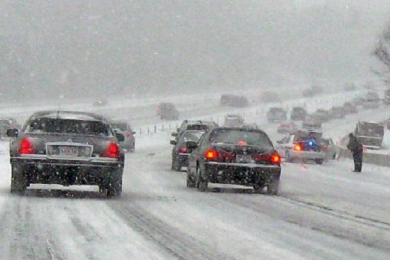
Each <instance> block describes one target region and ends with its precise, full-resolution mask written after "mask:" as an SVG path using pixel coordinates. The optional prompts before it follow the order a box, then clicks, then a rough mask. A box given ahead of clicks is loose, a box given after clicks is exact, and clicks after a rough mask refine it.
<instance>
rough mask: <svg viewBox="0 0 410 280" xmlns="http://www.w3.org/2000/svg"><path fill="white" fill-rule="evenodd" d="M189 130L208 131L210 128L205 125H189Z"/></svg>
mask: <svg viewBox="0 0 410 280" xmlns="http://www.w3.org/2000/svg"><path fill="white" fill-rule="evenodd" d="M187 129H188V130H207V129H208V126H207V125H205V124H189V125H188V126H187Z"/></svg>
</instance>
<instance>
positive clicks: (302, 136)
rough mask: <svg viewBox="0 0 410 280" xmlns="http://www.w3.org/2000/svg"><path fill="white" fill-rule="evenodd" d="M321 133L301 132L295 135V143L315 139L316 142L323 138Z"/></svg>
mask: <svg viewBox="0 0 410 280" xmlns="http://www.w3.org/2000/svg"><path fill="white" fill-rule="evenodd" d="M321 136H322V135H321V133H318V132H306V131H299V132H298V133H297V134H296V135H295V139H294V142H300V141H307V140H311V139H315V140H316V141H317V140H318V139H320V138H321Z"/></svg>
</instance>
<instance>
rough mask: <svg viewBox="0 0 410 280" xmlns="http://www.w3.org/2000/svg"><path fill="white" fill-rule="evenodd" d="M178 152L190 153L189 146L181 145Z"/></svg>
mask: <svg viewBox="0 0 410 280" xmlns="http://www.w3.org/2000/svg"><path fill="white" fill-rule="evenodd" d="M178 153H181V154H186V153H188V148H187V147H181V148H179V150H178Z"/></svg>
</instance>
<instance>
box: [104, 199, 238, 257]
mask: <svg viewBox="0 0 410 280" xmlns="http://www.w3.org/2000/svg"><path fill="white" fill-rule="evenodd" d="M113 202H114V201H113ZM110 207H111V208H112V209H113V210H114V211H115V212H117V213H118V214H119V215H120V216H121V217H123V219H124V220H125V223H127V224H128V225H129V226H131V227H132V228H133V229H134V230H135V231H136V232H139V233H140V234H142V235H143V236H144V237H145V238H147V239H149V240H150V241H152V242H155V243H157V244H158V245H160V246H161V247H162V248H164V249H165V250H166V251H168V252H169V253H170V254H171V255H173V256H174V257H175V258H176V259H184V260H188V259H189V260H196V259H208V260H215V259H218V260H219V259H233V257H230V256H227V255H225V254H223V253H220V252H214V251H209V250H207V249H209V247H208V246H207V245H206V244H205V243H203V242H201V241H199V240H196V239H194V238H193V237H192V236H190V235H188V234H186V233H184V232H182V231H180V230H178V229H176V228H174V227H173V226H172V225H170V224H167V223H166V222H164V221H162V220H160V219H158V218H156V217H154V216H153V215H152V214H150V213H148V212H147V211H145V210H144V209H142V208H141V207H138V206H135V205H134V206H132V207H130V206H129V205H127V204H124V205H121V206H120V205H119V204H117V203H115V202H114V203H110Z"/></svg>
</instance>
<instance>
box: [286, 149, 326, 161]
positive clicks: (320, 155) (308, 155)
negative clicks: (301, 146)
mask: <svg viewBox="0 0 410 280" xmlns="http://www.w3.org/2000/svg"><path fill="white" fill-rule="evenodd" d="M288 158H289V159H301V160H324V159H325V158H326V153H324V152H315V151H300V152H297V151H289V156H288Z"/></svg>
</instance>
